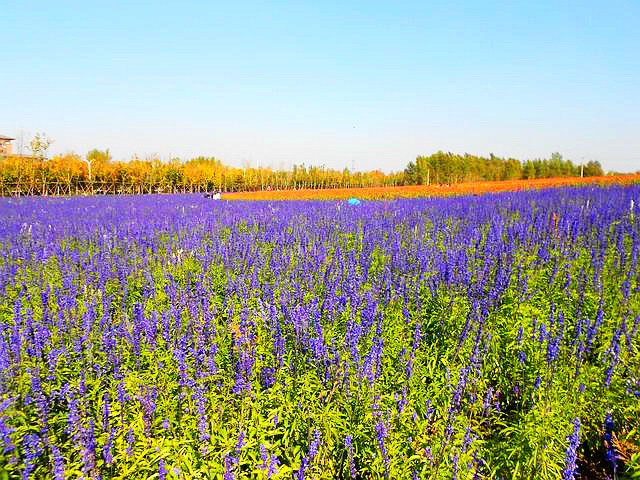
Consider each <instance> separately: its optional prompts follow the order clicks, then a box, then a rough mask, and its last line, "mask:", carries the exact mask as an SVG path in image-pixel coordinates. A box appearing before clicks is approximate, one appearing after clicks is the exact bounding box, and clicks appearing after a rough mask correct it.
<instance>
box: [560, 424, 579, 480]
mask: <svg viewBox="0 0 640 480" xmlns="http://www.w3.org/2000/svg"><path fill="white" fill-rule="evenodd" d="M567 440H568V442H569V445H568V446H567V449H566V450H565V455H564V463H565V468H564V472H563V474H564V477H563V478H564V480H573V479H574V478H575V476H574V475H575V473H576V470H577V465H576V459H577V458H578V445H579V444H580V419H578V418H576V419H575V421H574V422H573V433H572V434H571V435H569V436H568V437H567Z"/></svg>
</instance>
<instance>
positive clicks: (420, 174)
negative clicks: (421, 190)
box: [404, 151, 604, 185]
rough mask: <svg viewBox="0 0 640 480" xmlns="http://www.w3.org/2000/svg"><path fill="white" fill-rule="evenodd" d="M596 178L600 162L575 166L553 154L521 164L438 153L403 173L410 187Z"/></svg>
mask: <svg viewBox="0 0 640 480" xmlns="http://www.w3.org/2000/svg"><path fill="white" fill-rule="evenodd" d="M599 175H604V171H603V170H602V166H601V165H600V162H598V161H593V160H592V161H589V162H587V163H586V164H574V163H573V162H572V161H571V160H565V159H563V158H562V155H560V154H559V153H553V154H552V155H551V158H548V159H537V160H527V161H524V162H522V161H520V160H516V159H515V158H500V157H497V156H495V155H493V154H491V155H490V156H489V157H480V156H476V155H470V154H468V153H465V154H464V155H458V154H454V153H450V152H447V153H445V152H442V151H439V152H437V153H434V154H433V155H429V156H423V155H420V156H418V157H417V158H416V161H415V162H409V164H408V165H407V168H405V170H404V182H405V184H409V185H420V184H430V183H436V184H438V183H440V184H442V183H446V184H451V183H461V182H478V181H495V180H519V179H534V178H554V177H576V176H577V177H579V176H584V177H592V176H599Z"/></svg>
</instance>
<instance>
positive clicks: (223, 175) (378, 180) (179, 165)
mask: <svg viewBox="0 0 640 480" xmlns="http://www.w3.org/2000/svg"><path fill="white" fill-rule="evenodd" d="M50 144H51V141H50V140H48V139H47V138H46V137H44V136H36V138H35V139H34V141H32V142H31V150H32V154H31V155H6V156H3V157H0V195H76V194H141V193H179V192H184V193H186V192H191V193H198V192H199V193H202V192H211V191H222V192H235V191H255V190H279V189H280V190H284V189H305V188H311V189H317V188H351V187H382V186H397V185H416V184H452V183H461V182H472V181H491V180H514V179H530V178H550V177H567V176H581V175H582V176H594V175H603V174H604V172H603V170H602V167H601V165H600V163H599V162H596V161H590V162H588V163H587V164H585V165H577V164H574V163H572V162H571V161H570V160H564V159H563V158H562V156H561V155H560V154H557V153H554V154H552V155H551V158H549V159H540V160H527V161H525V162H521V161H519V160H516V159H514V158H499V157H496V156H494V155H490V157H488V158H485V157H481V156H476V155H469V154H464V155H457V154H453V153H445V152H441V151H440V152H437V153H434V154H433V155H429V156H422V155H421V156H418V157H417V158H416V160H415V162H414V161H412V162H409V164H408V165H407V167H406V168H405V170H404V171H402V172H392V173H384V172H382V171H380V170H370V171H366V172H353V171H350V170H349V169H348V168H345V169H343V170H336V169H331V168H327V167H324V166H306V165H304V164H302V165H294V166H293V168H292V169H290V170H284V169H272V168H270V167H256V168H253V167H245V168H238V167H233V166H228V165H224V164H223V163H222V162H221V161H220V160H219V159H217V158H214V157H196V158H193V159H190V160H188V161H181V160H179V159H172V160H170V161H168V162H162V161H160V160H159V159H158V158H147V159H144V160H143V159H139V158H137V157H134V158H133V159H132V160H130V161H129V162H122V161H114V160H113V158H112V155H111V154H110V152H109V150H98V149H94V150H91V151H90V152H88V153H87V154H86V155H85V156H80V155H78V154H75V153H68V154H64V155H56V156H54V157H52V158H47V156H46V150H47V148H48V147H49V145H50Z"/></svg>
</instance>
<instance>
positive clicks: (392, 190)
mask: <svg viewBox="0 0 640 480" xmlns="http://www.w3.org/2000/svg"><path fill="white" fill-rule="evenodd" d="M594 184H595V185H601V186H605V185H631V184H640V175H637V174H636V175H608V176H604V177H585V178H580V177H563V178H539V179H533V180H505V181H499V182H466V183H454V184H451V185H429V186H427V185H409V186H400V187H363V188H327V189H301V190H268V191H267V190H261V191H255V192H235V193H226V194H224V195H223V198H224V199H226V200H345V199H347V198H349V197H359V198H364V199H367V200H390V199H394V198H419V197H447V196H453V195H478V194H481V193H491V192H493V193H495V192H517V191H521V190H535V189H541V188H552V187H566V186H571V185H594Z"/></svg>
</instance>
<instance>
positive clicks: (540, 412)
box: [0, 179, 640, 480]
mask: <svg viewBox="0 0 640 480" xmlns="http://www.w3.org/2000/svg"><path fill="white" fill-rule="evenodd" d="M571 180H575V179H571ZM516 183H517V182H516ZM536 185H538V184H536ZM538 186H545V185H543V184H541V185H538ZM460 188H466V187H465V186H461V187H460ZM407 191H408V190H407ZM471 192H472V193H475V191H473V190H472V191H471ZM272 193H274V194H277V193H279V192H272ZM459 193H469V191H468V190H463V191H460V192H459ZM351 195H352V193H350V194H349V196H351ZM416 195H418V194H416ZM358 196H360V197H361V198H362V197H366V196H365V195H360V194H359V195H358ZM236 198H238V197H236ZM254 198H258V197H254ZM274 198H284V197H277V196H276V197H274ZM639 203H640V186H638V185H630V186H620V185H613V186H593V185H592V186H583V187H579V188H576V187H570V188H557V189H546V190H530V191H520V192H503V193H495V194H491V195H482V196H462V195H458V196H454V197H447V198H417V199H398V200H392V201H387V202H374V201H364V202H363V203H362V204H361V205H359V206H354V207H352V206H349V205H347V204H346V203H345V202H340V201H325V202H320V201H294V202H268V201H262V202H241V201H238V202H225V201H212V200H210V199H206V198H203V197H202V196H196V195H164V196H160V195H156V196H154V195H149V196H138V197H134V196H113V197H84V198H77V197H76V198H13V199H8V198H4V199H0V220H1V222H0V251H1V254H0V478H24V479H29V478H33V479H35V478H38V479H39V478H54V479H63V478H73V479H75V478H86V479H98V478H101V479H110V478H126V479H138V478H140V479H143V478H156V479H164V478H167V479H191V478H201V479H205V478H211V479H213V478H215V479H224V480H231V479H238V480H239V479H249V478H255V479H270V478H272V479H291V478H294V479H333V478H342V479H368V478H389V479H414V478H419V479H474V478H478V479H489V478H491V479H493V478H495V479H497V478H503V479H511V478H517V479H538V478H539V479H563V478H564V479H571V478H576V479H577V478H596V479H597V478H619V479H625V478H638V477H639V476H640V433H639V432H640V421H639V419H640V333H639V330H640V295H639V292H640V278H639V268H638V257H639V253H640V221H639V219H638V216H639V214H640V208H638V205H639Z"/></svg>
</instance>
